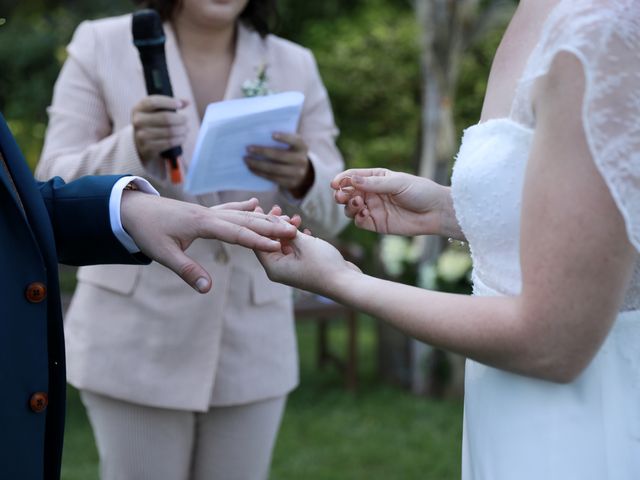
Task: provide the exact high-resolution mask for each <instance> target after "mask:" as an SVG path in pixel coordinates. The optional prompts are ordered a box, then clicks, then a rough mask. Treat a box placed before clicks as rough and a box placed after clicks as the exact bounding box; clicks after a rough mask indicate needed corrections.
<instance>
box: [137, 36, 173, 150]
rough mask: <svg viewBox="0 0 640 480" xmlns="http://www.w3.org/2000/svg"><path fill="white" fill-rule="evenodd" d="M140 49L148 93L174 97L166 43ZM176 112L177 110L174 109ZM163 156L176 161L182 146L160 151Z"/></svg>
mask: <svg viewBox="0 0 640 480" xmlns="http://www.w3.org/2000/svg"><path fill="white" fill-rule="evenodd" d="M144 50H146V51H143V49H140V60H141V61H142V66H143V70H144V81H145V83H146V85H147V93H148V94H149V95H166V96H167V97H173V90H172V88H171V80H170V79H169V71H168V70H167V62H166V60H165V56H164V45H157V46H154V47H147V48H146V49H144ZM172 111H173V112H175V110H172ZM160 155H161V156H162V158H166V159H169V160H171V161H175V160H176V159H177V158H178V157H180V156H181V155H182V147H181V146H180V145H178V146H175V147H172V148H170V149H168V150H165V151H164V152H162V153H160Z"/></svg>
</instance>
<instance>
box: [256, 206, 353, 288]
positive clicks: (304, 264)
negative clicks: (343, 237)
mask: <svg viewBox="0 0 640 480" xmlns="http://www.w3.org/2000/svg"><path fill="white" fill-rule="evenodd" d="M270 213H271V214H274V215H280V213H281V212H280V209H279V208H278V207H274V208H273V209H272V210H271V212H270ZM291 222H292V224H293V225H296V226H300V217H298V216H295V217H293V218H292V219H291ZM256 255H257V257H258V260H259V261H260V263H261V264H262V266H263V267H264V269H265V271H266V272H267V276H268V277H269V278H270V279H271V280H272V281H274V282H280V283H284V284H286V285H290V286H292V287H296V288H301V289H303V290H308V291H311V292H315V293H319V294H321V295H327V296H331V291H330V286H331V283H332V280H334V279H335V278H336V276H337V275H341V274H344V273H348V272H353V271H356V272H360V269H359V268H358V267H356V266H355V265H354V264H353V263H351V262H348V261H346V260H345V259H344V258H343V257H342V255H341V254H340V252H338V250H337V249H336V248H335V247H334V246H333V245H331V244H330V243H328V242H325V241H324V240H322V239H320V238H316V237H314V236H312V235H311V232H309V230H305V231H304V232H297V234H296V236H295V238H292V239H287V240H285V241H283V242H282V249H281V250H278V251H269V252H267V251H262V252H261V251H256Z"/></svg>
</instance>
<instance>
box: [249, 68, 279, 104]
mask: <svg viewBox="0 0 640 480" xmlns="http://www.w3.org/2000/svg"><path fill="white" fill-rule="evenodd" d="M272 93H274V92H273V90H271V89H270V88H269V77H267V64H266V63H263V64H262V65H260V68H258V74H257V76H256V78H254V79H248V80H245V81H244V83H243V84H242V94H243V95H244V96H245V97H262V96H264V95H271V94H272Z"/></svg>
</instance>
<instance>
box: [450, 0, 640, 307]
mask: <svg viewBox="0 0 640 480" xmlns="http://www.w3.org/2000/svg"><path fill="white" fill-rule="evenodd" d="M561 51H566V52H569V53H572V54H573V55H575V56H576V57H577V58H578V59H579V60H580V62H581V63H582V65H583V68H584V72H585V78H586V86H585V95H584V104H583V125H584V128H585V133H586V135H587V140H588V143H589V147H590V150H591V154H592V157H593V161H594V162H595V164H596V166H597V168H598V170H599V172H600V174H601V175H602V177H603V179H604V180H605V183H606V184H607V186H608V187H609V191H610V192H611V195H612V197H613V199H614V200H615V202H616V205H617V206H618V208H619V210H620V212H621V213H622V216H623V218H624V220H625V224H626V228H627V233H628V237H629V240H630V241H631V242H632V244H633V245H634V246H635V247H636V250H638V251H640V5H639V4H638V2H637V1H634V0H562V1H561V2H559V4H558V5H557V6H556V7H555V9H554V10H553V11H552V13H551V14H550V16H549V18H548V19H547V21H546V23H545V26H544V27H543V30H542V33H541V37H540V40H539V42H538V44H537V46H536V47H535V49H534V50H533V52H532V54H531V56H530V58H529V61H528V63H527V66H526V68H525V71H524V73H523V75H522V77H521V79H520V81H519V84H518V88H517V91H516V96H515V99H514V102H513V105H512V111H511V114H510V116H509V117H508V118H503V119H496V120H490V121H487V122H484V123H481V124H478V125H474V126H472V127H470V128H468V129H467V130H465V132H464V135H463V139H462V145H461V147H460V151H459V153H458V156H457V159H456V163H455V165H454V171H453V177H452V195H453V200H454V207H455V210H456V215H457V217H458V221H459V223H460V226H461V227H462V230H463V231H464V233H465V235H466V237H467V240H468V241H469V245H470V248H471V253H472V256H473V262H474V271H473V281H474V291H475V293H476V294H480V295H487V294H503V295H515V294H518V293H519V292H520V290H521V272H520V258H519V245H520V210H521V200H522V189H523V183H524V173H525V168H526V164H527V160H528V157H529V152H530V149H531V142H532V139H533V134H534V131H535V126H536V118H535V114H534V111H533V108H532V100H531V99H532V88H533V86H534V84H535V81H536V79H538V78H539V77H540V76H543V75H545V74H546V73H547V72H548V70H549V68H550V66H551V62H552V60H553V58H554V57H555V55H556V54H557V53H558V52H561ZM637 258H638V260H637V261H636V264H635V269H634V274H633V277H632V279H631V281H630V283H629V286H628V289H627V292H626V295H625V300H624V302H623V305H622V308H621V309H622V310H635V309H640V256H638V257H637Z"/></svg>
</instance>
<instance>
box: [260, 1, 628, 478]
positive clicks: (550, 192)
mask: <svg viewBox="0 0 640 480" xmlns="http://www.w3.org/2000/svg"><path fill="white" fill-rule="evenodd" d="M332 187H333V188H334V189H336V200H337V201H338V202H340V203H343V204H345V211H346V214H347V215H348V216H350V217H352V218H353V219H354V221H355V223H356V225H358V226H359V227H361V228H365V229H369V230H374V231H378V232H381V233H396V234H403V235H422V234H436V235H443V236H447V237H454V238H458V239H464V240H466V241H468V242H469V245H470V248H471V252H472V256H473V263H474V270H473V282H474V296H472V297H465V296H460V295H452V294H445V293H439V292H430V291H426V290H421V289H418V288H414V287H409V286H405V285H400V284H397V283H392V282H387V281H384V280H380V279H376V278H372V277H369V276H367V275H364V274H362V273H361V272H360V271H359V270H357V269H356V268H355V267H353V266H352V265H350V264H348V263H347V262H345V261H344V260H343V259H342V257H341V256H340V255H339V254H338V252H337V251H336V250H335V249H333V247H331V246H330V245H328V244H327V243H326V242H323V241H322V240H320V239H317V238H314V237H312V236H310V235H306V234H299V235H298V236H297V237H296V239H295V240H294V241H293V242H292V243H291V244H290V245H286V246H284V247H283V252H282V253H273V254H260V255H259V256H260V258H261V261H262V262H263V265H264V266H265V268H266V270H267V272H268V274H269V276H270V278H272V279H273V280H276V281H281V282H284V283H288V284H292V285H295V286H298V287H301V288H305V289H308V290H312V291H315V292H318V293H320V294H322V295H325V296H328V297H331V298H334V299H336V300H337V301H340V302H342V303H345V304H348V305H351V306H353V307H355V308H358V309H360V310H362V311H365V312H368V313H370V314H372V315H375V316H377V317H378V318H382V319H384V320H386V321H388V322H390V323H391V324H393V325H395V326H396V327H398V328H400V329H402V330H404V331H405V332H407V333H408V334H410V335H413V336H414V337H416V338H419V339H421V340H424V341H425V342H427V343H430V344H432V345H436V346H439V347H442V348H446V349H449V350H452V351H455V352H459V353H461V354H463V355H465V356H467V357H468V358H469V360H468V361H467V368H466V385H465V424H464V439H463V442H464V445H463V459H462V462H463V468H462V471H463V475H462V476H463V478H464V479H466V480H471V479H473V480H572V479H575V480H590V479H592V480H638V479H640V256H639V253H638V252H639V251H640V2H638V1H635V0H522V1H521V2H520V5H519V7H518V10H517V12H516V14H515V16H514V18H513V19H512V22H511V24H510V26H509V28H508V29H507V32H506V33H505V36H504V38H503V41H502V43H501V45H500V47H499V49H498V52H497V53H496V58H495V60H494V63H493V66H492V72H491V75H490V79H489V84H488V89H487V94H486V97H485V103H484V106H483V111H482V118H481V121H480V123H478V124H477V125H474V126H472V127H470V128H468V129H467V130H466V131H465V133H464V137H463V140H462V145H461V148H460V152H459V154H458V156H457V160H456V163H455V166H454V172H453V177H452V186H451V188H447V187H444V186H440V185H436V184H435V183H433V182H431V181H429V180H427V179H423V178H418V177H414V176H412V175H408V174H403V173H396V172H392V171H389V170H386V169H371V170H362V169H359V170H347V171H346V172H343V173H342V174H340V175H338V177H336V179H335V180H334V181H333V183H332ZM341 187H342V188H341ZM327 279H331V281H327ZM372 292H375V295H374V294H373V293H372Z"/></svg>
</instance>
